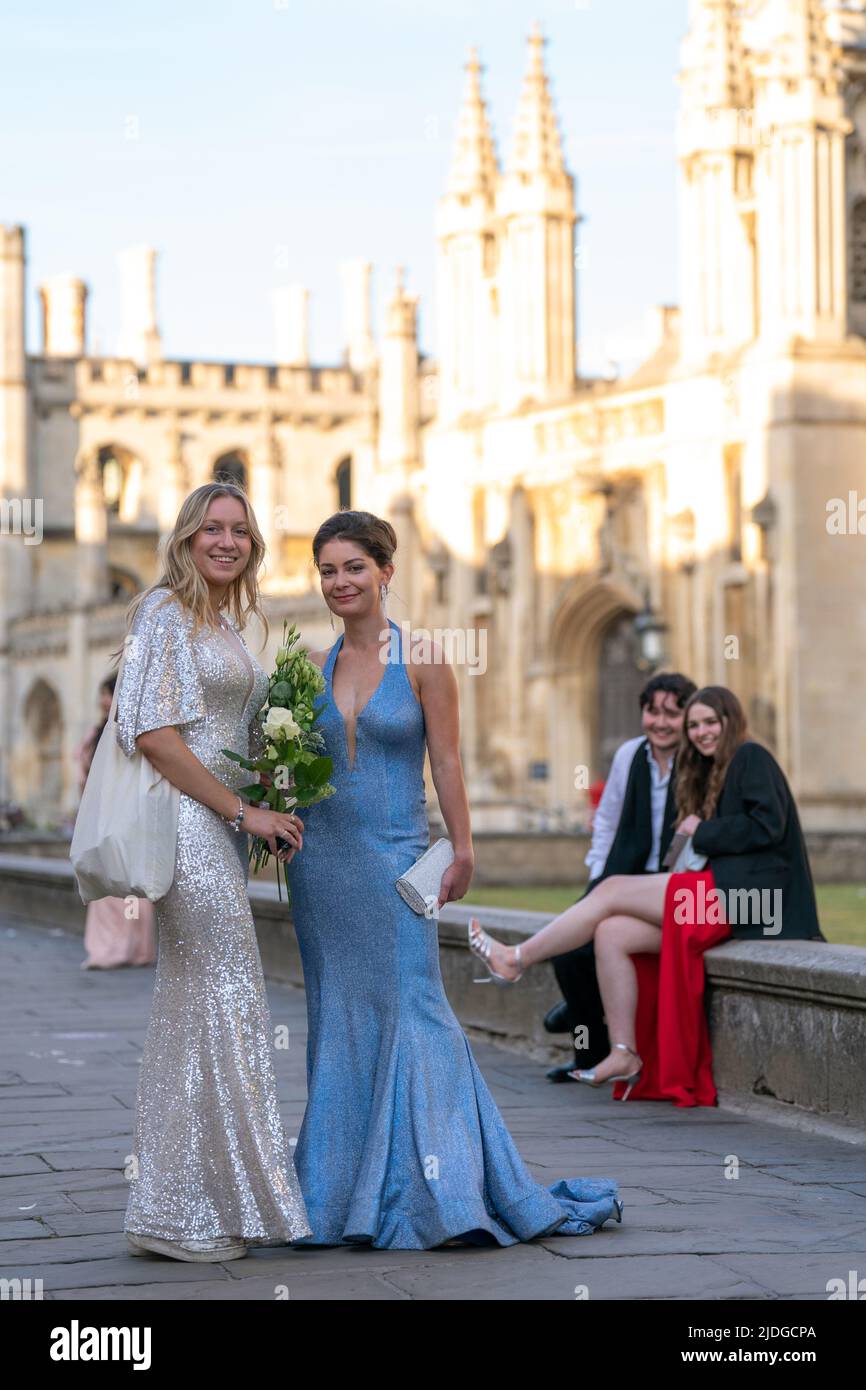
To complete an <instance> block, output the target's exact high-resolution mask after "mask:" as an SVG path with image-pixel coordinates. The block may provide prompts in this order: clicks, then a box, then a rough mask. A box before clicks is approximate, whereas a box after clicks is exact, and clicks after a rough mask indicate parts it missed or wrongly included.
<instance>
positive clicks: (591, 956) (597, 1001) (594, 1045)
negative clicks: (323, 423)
mask: <svg viewBox="0 0 866 1390" xmlns="http://www.w3.org/2000/svg"><path fill="white" fill-rule="evenodd" d="M551 964H552V966H553V969H554V973H555V975H556V980H557V984H558V985H559V988H560V989H561V990H562V996H563V998H564V1000H565V1002H566V1004H567V1005H568V1011H569V1015H570V1020H569V1021H570V1024H571V1029H572V1038H575V1032H574V1030H575V1029H576V1028H577V1029H581V1030H583V1029H585V1030H586V1031H585V1033H581V1035H579V1036H577V1038H576V1041H575V1048H574V1056H575V1066H578V1067H584V1068H586V1067H594V1066H595V1064H596V1062H600V1061H601V1059H602V1058H603V1057H606V1056H607V1054H608V1053H609V1052H610V1041H609V1039H608V1035H607V1025H606V1024H605V1021H604V1009H603V1007H602V1002H601V995H600V994H599V992H598V977H597V975H596V973H595V945H594V943H593V942H592V941H587V943H586V945H585V946H578V947H577V948H576V949H575V950H574V951H567V952H566V953H565V955H564V956H554V957H553V960H552V961H551ZM584 1040H585V1042H586V1046H579V1045H578V1044H580V1043H582V1042H583V1041H584Z"/></svg>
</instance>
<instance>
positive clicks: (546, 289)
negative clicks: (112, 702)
mask: <svg viewBox="0 0 866 1390" xmlns="http://www.w3.org/2000/svg"><path fill="white" fill-rule="evenodd" d="M689 11H690V14H689V30H688V34H687V36H686V37H685V39H684V42H683V47H682V63H681V71H680V90H681V99H680V100H681V115H680V121H679V130H678V148H677V151H676V158H677V160H678V166H679V174H680V199H679V211H680V218H681V236H680V262H681V289H680V304H679V306H677V307H672V306H661V307H659V308H658V310H657V311H656V313H657V340H656V344H655V347H654V349H653V350H652V351H651V352H650V354H649V356H648V357H647V359H646V360H645V361H644V362H643V364H642V365H641V366H640V367H639V368H638V369H637V370H636V371H635V372H633V373H632V374H631V375H629V376H627V377H625V378H620V379H617V380H614V381H609V380H597V379H596V380H593V379H591V378H587V377H585V376H583V375H581V373H580V371H579V369H578V364H577V362H576V360H575V336H576V335H575V321H576V278H577V277H576V261H577V262H578V263H579V257H576V249H577V247H576V242H577V236H576V226H577V223H578V221H579V217H578V212H577V208H576V200H575V183H574V179H573V177H572V175H571V174H570V173H569V171H568V170H567V168H566V165H565V162H564V157H563V149H562V143H561V139H560V133H559V129H558V125H557V119H556V116H555V113H554V109H553V104H552V99H551V95H550V90H549V86H548V81H547V76H546V71H545V63H544V52H543V46H544V45H543V40H542V38H541V36H540V34H539V33H538V32H534V33H533V34H532V35H531V37H530V40H529V52H528V66H527V72H526V77H525V80H524V84H523V89H522V91H521V93H520V96H519V101H518V106H517V114H516V120H515V127H514V136H513V141H512V144H511V147H510V152H509V155H508V158H507V161H506V162H505V164H504V166H502V165H500V161H499V158H498V156H497V152H496V149H495V146H494V142H493V138H492V133H491V127H490V123H489V120H488V114H487V110H486V107H485V103H484V99H483V96H482V92H481V85H480V74H481V69H480V66H479V63H478V60H477V58H476V57H475V55H474V53H473V54H472V55H471V56H470V59H469V62H468V64H467V67H466V84H465V91H464V95H463V100H462V107H461V110H460V116H459V123H458V139H457V147H456V151H455V154H454V159H453V164H452V167H451V170H450V176H449V179H448V184H447V187H446V189H445V191H444V194H443V195H442V196H441V198H440V200H439V206H438V219H437V229H436V234H437V244H438V253H439V269H438V286H437V306H436V308H437V318H438V358H437V360H436V361H435V362H433V361H430V360H428V359H426V358H424V357H423V356H421V355H420V353H419V350H418V344H417V300H416V298H415V297H414V296H413V295H411V294H409V293H408V292H407V291H406V289H405V287H404V285H403V283H402V278H401V277H398V281H397V285H396V287H395V288H394V290H393V293H392V294H391V297H390V299H389V301H388V303H387V306H386V314H385V321H384V324H383V326H382V332H381V334H380V341H379V342H378V343H377V342H375V341H374V338H373V335H372V332H371V317H370V307H369V301H370V280H369V276H370V266H369V265H367V264H366V263H364V262H359V261H355V262H349V263H347V264H346V265H345V266H344V267H343V268H342V273H343V278H344V292H345V303H346V352H345V360H344V362H343V364H342V365H339V366H330V367H328V366H315V365H313V364H311V363H310V361H309V360H308V349H307V314H308V303H307V298H308V296H307V291H306V290H305V289H304V288H303V287H302V286H286V287H284V288H283V289H282V290H280V291H279V292H278V294H277V297H276V298H277V305H276V308H277V351H276V361H275V363H274V364H272V365H256V364H249V363H240V362H232V363H226V362H212V361H195V362H192V361H177V360H173V359H171V358H169V357H166V356H164V354H163V351H162V345H161V341H160V335H159V331H158V328H157V317H156V310H155V292H154V253H153V251H152V250H151V249H149V248H147V247H135V248H131V249H130V250H129V251H128V252H127V253H125V255H124V256H123V258H122V277H123V280H122V285H123V336H122V341H121V343H120V344H119V350H118V354H117V356H114V357H108V356H94V355H93V354H91V353H89V352H88V351H87V345H86V330H85V317H86V313H85V310H86V298H87V287H86V286H85V285H84V284H83V283H82V282H81V281H80V280H77V279H75V278H73V277H71V276H59V277H56V278H54V279H52V280H50V281H48V282H47V283H45V284H44V285H42V286H41V287H40V291H39V292H40V295H41V299H42V308H43V324H44V332H43V339H44V340H43V345H42V350H41V352H39V353H30V352H28V351H27V350H26V348H25V334H24V306H25V293H26V288H25V287H26V281H25V235H24V231H23V229H22V228H20V227H17V226H13V227H6V228H5V229H3V230H2V243H0V257H2V280H0V467H2V475H0V483H2V486H0V498H2V505H3V508H4V511H3V518H2V520H3V526H2V532H3V534H2V536H0V729H2V762H0V800H2V799H4V798H12V799H15V800H16V801H19V802H20V803H22V804H24V805H25V806H27V807H28V809H29V810H30V812H31V813H32V814H33V816H34V817H35V818H36V819H37V820H42V821H44V822H50V821H51V820H52V819H54V820H57V819H58V818H59V817H61V816H62V815H63V814H68V813H69V812H71V811H72V810H73V809H74V806H75V802H76V796H77V774H76V768H75V766H74V759H73V750H74V748H75V745H76V743H77V742H78V740H79V739H80V738H81V737H82V735H83V734H84V733H85V731H86V729H87V728H88V727H89V726H90V725H91V724H92V722H93V719H94V716H95V693H96V687H97V685H98V682H99V680H100V679H101V678H102V677H103V676H104V675H105V674H106V672H107V670H108V669H109V662H108V654H109V652H110V651H111V650H112V649H113V648H114V647H116V646H117V645H118V643H119V640H120V636H121V634H122V630H123V629H122V614H123V608H124V605H125V603H126V601H127V600H128V598H129V596H130V595H131V594H133V593H134V592H135V591H136V590H137V589H139V588H140V587H142V586H143V585H146V584H148V583H150V582H152V580H153V579H154V578H155V574H156V546H157V542H158V540H159V537H160V535H161V534H164V533H165V532H166V531H167V530H168V529H169V528H170V527H171V525H172V523H173V521H174V517H175V515H176V511H177V507H178V503H179V501H180V499H181V498H182V497H183V496H184V495H185V493H186V492H187V491H188V490H189V489H191V488H193V487H195V486H197V485H198V484H200V483H201V482H203V481H205V480H207V479H210V478H212V477H214V476H215V475H216V474H219V473H220V472H227V473H228V474H229V475H230V476H234V477H239V478H243V479H244V480H245V482H246V484H247V486H248V488H249V491H250V494H251V497H252V501H253V505H254V507H255V510H256V514H257V517H258V519H259V523H260V525H261V527H262V529H263V531H264V533H265V537H266V540H267V543H268V555H269V559H268V569H267V574H266V577H265V580H264V593H265V602H266V609H267V611H268V615H269V618H270V619H271V620H272V624H273V626H272V635H271V641H270V647H269V649H268V651H267V652H264V653H262V654H261V659H262V661H263V664H265V665H267V664H268V662H269V659H270V655H271V654H272V651H273V647H274V645H275V640H276V637H277V635H278V632H279V630H280V629H281V626H282V621H281V620H282V617H283V616H284V615H287V616H289V617H291V618H294V619H295V620H296V621H297V622H298V623H299V625H300V627H301V630H302V633H303V636H304V639H305V641H307V642H308V644H310V645H311V646H325V645H329V644H330V642H331V641H332V640H333V633H332V631H331V627H330V625H329V623H328V615H327V610H326V609H325V606H324V602H323V600H322V598H321V594H320V592H319V590H318V587H317V584H316V577H315V572H314V570H313V568H312V566H311V562H310V541H311V538H312V535H313V533H314V531H315V529H316V527H317V525H318V523H319V522H320V521H321V520H322V519H323V518H324V517H325V516H327V515H329V514H330V513H331V512H332V511H334V510H335V509H336V508H337V507H338V506H340V505H344V504H347V503H348V504H351V505H353V506H359V507H364V508H368V509H371V510H374V511H377V512H380V513H382V514H385V515H387V516H389V517H390V518H391V519H392V520H393V522H394V524H395V526H396V528H397V531H398V534H399V537H400V547H399V551H398V555H397V562H398V563H397V572H396V574H395V578H394V581H393V585H392V594H391V598H390V601H389V613H390V616H391V617H393V618H395V619H397V621H400V622H402V621H404V620H408V621H411V623H412V625H413V627H419V626H421V627H425V628H427V629H428V630H430V631H432V632H433V633H434V635H435V632H436V629H440V630H441V631H442V633H443V634H444V635H445V636H443V641H446V640H451V639H453V645H452V646H451V647H450V650H451V653H452V657H453V659H454V660H455V668H456V671H457V676H458V680H459V684H460V690H461V728H462V748H463V757H464V763H465V767H466V772H467V778H468V785H469V790H470V796H471V799H472V803H473V807H474V811H475V818H476V825H477V826H478V827H479V828H483V827H485V826H489V827H493V826H504V827H512V826H513V827H520V826H525V825H527V824H531V823H532V815H533V811H535V812H536V823H538V821H537V816H538V815H539V814H542V813H544V814H546V815H547V817H548V820H547V823H548V824H557V823H562V824H568V823H570V822H571V821H572V820H573V819H574V818H575V817H579V816H580V815H581V813H582V812H583V810H584V809H585V804H586V797H585V791H584V790H583V787H584V785H585V782H586V779H587V777H589V778H594V777H596V776H598V775H600V774H603V773H604V772H605V770H606V766H607V763H608V761H609V758H610V756H611V753H612V750H613V749H614V748H615V746H616V744H617V743H618V742H619V741H620V740H621V739H623V738H625V737H628V736H631V735H632V734H633V733H634V732H636V730H637V728H638V727H639V726H638V723H637V704H636V699H635V696H636V692H637V690H638V689H639V688H640V685H641V684H642V682H643V681H644V680H645V679H646V676H647V672H648V671H650V670H651V669H652V668H653V667H654V666H657V665H665V666H673V667H676V668H679V669H682V670H684V671H687V672H689V673H690V674H691V675H692V676H693V677H694V678H695V679H696V680H697V681H699V682H718V683H722V684H726V685H729V686H731V687H732V688H733V689H734V690H735V691H736V692H737V693H738V694H739V696H740V698H741V699H742V701H743V703H744V705H745V706H746V709H747V711H748V714H749V717H750V720H751V723H752V727H753V729H754V731H755V733H756V734H757V735H758V736H759V737H761V738H763V739H765V740H767V741H768V742H769V743H770V745H771V746H772V747H773V748H774V749H775V751H776V753H777V756H778V757H779V759H780V761H781V762H782V764H783V766H784V768H785V769H786V771H787V773H788V776H789V778H790V780H791V782H792V784H793V786H794V788H795V791H796V793H797V796H798V798H799V801H800V804H801V808H802V812H803V817H804V820H805V821H806V823H807V824H808V825H810V826H812V827H814V828H828V829H849V830H858V829H863V828H864V827H866V701H864V700H863V698H862V681H863V673H864V671H866V603H864V581H866V3H864V0H847V3H829V4H827V5H823V4H821V3H820V0H754V2H753V3H751V4H749V5H746V4H739V3H735V0H691V3H690V6H689ZM602 56H603V55H599V58H600V59H601V57H602ZM673 157H674V151H672V158H673ZM40 506H41V507H42V514H41V519H40V524H39V528H38V531H37V529H36V514H37V512H38V508H39V507H40ZM28 529H29V531H30V534H28ZM448 634H450V638H449V637H448ZM461 642H462V644H463V648H464V649H463V650H462V651H461ZM583 770H585V772H583Z"/></svg>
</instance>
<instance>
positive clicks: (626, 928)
mask: <svg viewBox="0 0 866 1390" xmlns="http://www.w3.org/2000/svg"><path fill="white" fill-rule="evenodd" d="M676 801H677V820H678V824H677V830H678V831H679V832H681V833H682V835H683V836H684V837H686V836H688V837H691V848H690V849H689V850H688V851H687V857H686V862H685V865H684V869H683V871H682V872H679V873H658V874H638V875H634V876H632V875H613V876H612V877H610V878H607V879H604V880H603V881H602V882H601V883H599V884H598V886H597V887H596V888H595V889H594V890H593V892H592V893H590V894H588V896H586V897H585V898H582V899H581V900H580V902H578V903H576V904H575V905H574V906H573V907H570V908H568V909H567V911H565V912H563V913H561V914H560V916H558V917H556V918H554V920H553V921H552V922H550V923H548V925H547V926H546V927H543V928H542V929H541V931H539V932H537V933H536V934H535V935H534V936H532V937H530V938H529V940H528V941H526V942H523V943H521V944H520V945H519V946H515V947H506V946H503V945H502V944H501V943H500V942H497V941H495V940H494V939H493V938H492V937H490V936H489V935H488V934H487V933H486V932H485V931H483V930H482V928H481V927H480V926H479V924H478V923H477V922H476V921H475V920H474V919H473V921H472V922H470V926H469V944H470V949H471V950H472V951H473V952H474V953H475V954H476V955H478V956H479V957H480V958H481V959H482V960H483V961H484V962H485V964H486V966H487V968H488V971H489V972H490V975H491V977H492V978H493V979H495V980H496V981H497V982H498V983H503V984H513V983H515V982H516V981H517V980H518V979H520V977H521V975H522V974H523V973H524V971H525V970H526V969H527V968H528V967H529V966H531V965H537V964H538V963H539V962H540V961H543V960H549V959H550V958H551V957H552V956H556V955H559V954H561V953H562V952H563V951H567V950H571V949H573V948H574V947H576V946H581V945H583V944H584V942H586V941H589V940H591V939H594V941H595V956H596V965H597V971H598V980H599V988H600V991H601V997H602V1002H603V1004H604V1010H605V1017H606V1020H607V1029H608V1033H609V1035H610V1037H611V1039H615V1040H616V1041H614V1043H613V1047H612V1050H611V1052H610V1053H609V1054H608V1056H607V1057H605V1058H604V1060H603V1061H602V1062H600V1063H599V1064H598V1066H596V1067H593V1068H592V1069H591V1070H590V1071H585V1072H575V1073H573V1075H574V1076H575V1077H576V1079H577V1080H580V1081H586V1082H588V1083H589V1084H590V1085H596V1086H599V1085H602V1084H603V1083H604V1082H617V1083H618V1084H619V1087H620V1090H619V1092H618V1093H617V1092H615V1094H618V1095H619V1096H621V1097H622V1098H623V1099H627V1098H628V1097H629V1096H630V1095H634V1098H635V1099H636V1100H658V1099H669V1100H673V1101H674V1102H675V1103H676V1104H678V1105H713V1104H715V1102H716V1091H715V1086H714V1084H713V1080H712V1057H711V1053H710V1048H709V1040H708V1035H707V1028H706V1019H705V1016H704V1011H703V990H704V971H703V960H702V955H703V952H704V951H705V950H707V949H708V948H709V947H710V946H714V945H717V944H719V942H721V941H723V940H725V939H726V938H727V937H728V936H731V935H733V936H735V937H741V938H750V937H751V938H767V939H773V938H775V937H784V938H789V939H790V938H794V939H801V940H802V939H812V940H815V939H817V940H823V937H822V934H821V929H820V927H819V925H818V913H817V908H816V905H815V892H814V887H813V884H812V876H811V872H810V869H809V862H808V857H807V855H806V847H805V843H804V840H803V834H802V831H801V829H800V821H799V818H798V816H797V808H796V805H795V803H794V798H793V796H792V794H791V789H790V787H789V786H788V783H787V781H786V779H785V776H784V773H783V772H782V769H781V768H780V767H779V764H778V763H777V762H776V760H775V758H774V757H773V755H772V753H770V752H769V750H768V749H766V748H764V747H763V745H762V744H760V743H758V742H756V741H755V740H754V739H752V738H750V736H749V731H748V727H747V723H746V716H745V714H744V712H743V707H742V705H741V704H740V702H739V700H738V699H737V697H736V695H735V694H734V693H733V691H731V690H727V689H726V688H725V687H724V686H717V685H715V686H704V688H703V689H702V690H697V691H695V693H694V694H693V695H692V696H691V697H690V699H689V700H688V702H687V704H686V707H685V711H684V718H683V735H682V743H681V746H680V749H679V751H678V753H677V782H676ZM653 957H655V958H656V959H655V960H652V959H651V958H653ZM638 1049H640V1051H638ZM641 1054H642V1056H641Z"/></svg>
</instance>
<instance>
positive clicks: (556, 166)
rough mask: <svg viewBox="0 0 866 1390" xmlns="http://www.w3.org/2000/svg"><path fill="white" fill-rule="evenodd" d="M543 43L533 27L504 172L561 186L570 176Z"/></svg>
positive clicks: (535, 25)
mask: <svg viewBox="0 0 866 1390" xmlns="http://www.w3.org/2000/svg"><path fill="white" fill-rule="evenodd" d="M545 42H546V40H545V39H544V36H543V35H542V33H541V29H540V27H539V25H538V24H537V23H536V24H534V25H533V28H532V32H531V33H530V35H529V65H528V67H527V70H526V76H525V77H524V79H523V89H522V91H521V93H520V100H519V102H518V105H517V114H516V117H515V121H514V141H513V144H512V149H511V155H510V158H509V160H508V165H507V170H506V172H507V173H508V174H509V175H515V174H516V175H519V176H526V175H529V176H530V177H532V176H535V177H538V176H542V177H544V178H546V179H548V180H550V181H551V182H562V181H564V180H567V179H568V177H569V176H568V173H567V171H566V168H565V156H564V153H563V148H562V139H561V137H560V134H559V126H558V125H557V120H556V112H555V111H554V107H553V98H552V97H551V94H550V87H549V84H548V80H547V73H546V72H545V68H544V44H545Z"/></svg>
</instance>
